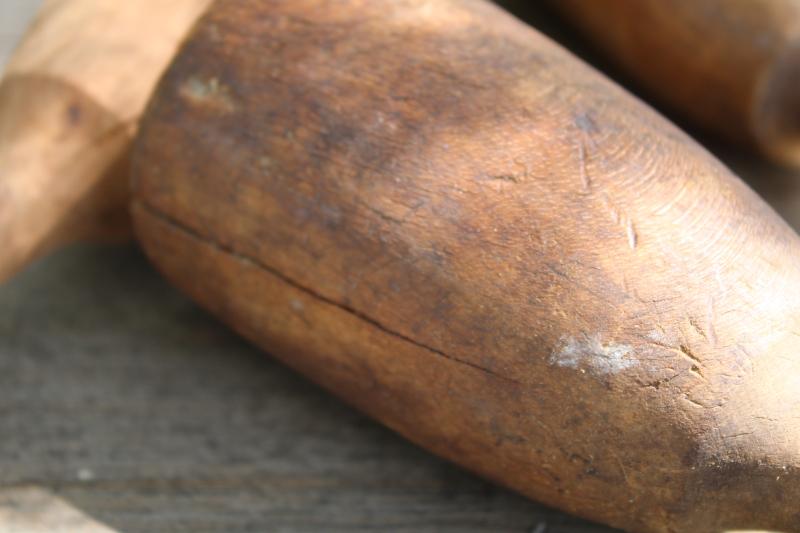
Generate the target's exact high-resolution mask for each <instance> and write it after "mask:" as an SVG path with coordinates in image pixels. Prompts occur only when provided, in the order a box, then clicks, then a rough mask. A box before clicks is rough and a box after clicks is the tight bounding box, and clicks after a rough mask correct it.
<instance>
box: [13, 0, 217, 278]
mask: <svg viewBox="0 0 800 533" xmlns="http://www.w3.org/2000/svg"><path fill="white" fill-rule="evenodd" d="M208 3H209V0H169V1H164V0H136V1H130V2H127V1H125V2H120V1H118V0H50V1H47V2H45V4H44V5H43V7H42V9H41V11H40V13H39V14H38V16H37V18H36V20H35V22H34V23H33V25H32V26H31V28H30V30H29V31H28V33H27V34H26V36H25V37H24V39H23V41H22V43H21V44H20V45H19V48H18V49H17V50H16V52H15V53H14V55H13V57H12V58H11V60H10V61H9V64H8V66H7V69H6V72H5V77H4V78H3V81H2V84H0V282H2V281H3V280H5V279H7V278H8V277H10V276H11V275H13V274H14V273H15V272H16V271H18V270H19V269H20V268H22V267H23V266H24V265H25V264H26V263H28V262H29V261H31V260H32V259H34V258H35V257H37V256H38V255H39V254H42V253H44V252H46V251H48V250H49V249H51V248H53V247H55V246H58V245H61V244H64V243H67V242H71V241H74V240H77V239H84V238H93V239H94V238H97V239H109V238H118V237H121V236H124V235H126V234H129V233H130V229H129V228H130V222H129V217H128V211H127V208H126V206H127V203H128V198H129V193H128V190H129V186H128V156H129V148H130V144H131V142H132V139H133V136H134V135H135V133H136V131H137V128H138V120H139V117H140V115H141V113H142V111H143V109H144V106H145V103H146V102H147V99H148V98H149V97H150V94H151V92H152V90H153V87H154V86H155V84H156V81H157V79H158V77H159V76H160V75H161V73H162V72H163V69H164V68H165V67H166V65H167V64H168V63H169V60H170V59H171V58H172V56H173V54H174V53H175V49H176V48H177V46H178V43H179V42H180V40H181V39H182V37H183V36H184V35H185V33H186V31H188V29H189V27H190V26H191V25H192V24H193V22H194V21H195V20H196V18H197V17H198V16H199V15H200V13H201V12H202V11H203V9H205V7H206V6H207V4H208Z"/></svg>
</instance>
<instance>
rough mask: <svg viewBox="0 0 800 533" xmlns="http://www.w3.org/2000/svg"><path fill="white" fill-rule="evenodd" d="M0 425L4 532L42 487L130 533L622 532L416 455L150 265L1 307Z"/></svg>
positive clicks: (72, 270) (113, 261)
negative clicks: (11, 515)
mask: <svg viewBox="0 0 800 533" xmlns="http://www.w3.org/2000/svg"><path fill="white" fill-rule="evenodd" d="M0 411H1V412H2V416H0V435H2V436H3V437H2V439H0V532H6V531H14V530H12V529H9V527H10V526H9V523H8V522H6V523H4V522H3V521H2V517H3V509H4V508H5V507H8V506H9V505H11V504H10V503H9V498H10V496H9V491H10V493H11V495H13V494H14V492H15V491H17V490H19V489H21V488H24V487H31V486H33V487H38V488H40V489H44V490H47V491H49V492H50V493H51V494H53V495H54V496H56V497H58V498H60V499H61V500H62V501H63V502H64V503H66V504H68V505H70V506H72V507H73V508H74V509H75V510H76V512H78V511H79V512H81V513H83V514H84V515H86V516H87V517H90V518H92V519H94V520H96V521H98V522H100V523H102V524H104V525H105V526H106V527H107V528H110V529H111V530H113V531H118V532H120V533H145V532H146V533H160V532H167V531H169V532H179V531H186V532H189V531H191V532H193V533H201V532H220V533H223V532H224V533H240V532H241V533H244V532H267V531H286V532H301V531H431V532H433V531H444V532H448V531H450V532H465V531H466V532H469V531H475V532H478V531H485V532H505V531H508V532H521V533H522V532H525V533H529V532H535V533H543V532H544V531H547V532H548V533H578V532H582V533H590V532H592V533H599V532H602V531H608V532H610V531H612V530H610V529H608V528H604V527H600V526H593V525H589V524H587V523H585V522H582V521H579V520H578V519H575V518H571V517H568V516H565V515H562V514H559V513H556V512H554V511H549V510H547V509H545V508H543V507H541V506H539V505H537V504H534V503H531V502H528V501H526V500H525V499H523V498H521V497H519V496H517V495H515V494H512V493H510V492H508V491H505V490H503V489H501V488H498V487H495V486H493V485H491V484H489V483H486V482H483V481H481V480H478V479H477V478H475V477H473V476H471V475H469V474H467V473H464V472H462V471H461V470H460V469H458V468H456V467H454V466H451V465H449V464H447V463H445V462H443V461H441V460H439V459H436V458H434V457H432V456H430V455H429V454H427V453H426V452H424V451H422V450H419V449H417V448H416V447H414V446H413V445H411V444H408V443H407V442H405V441H404V440H402V439H401V438H400V437H398V436H396V435H394V434H393V433H391V432H389V431H388V430H386V429H384V428H382V427H381V426H379V425H378V424H376V423H374V422H372V421H370V420H368V419H367V418H366V417H364V416H362V415H360V414H358V413H357V412H356V411H354V410H353V409H350V408H349V407H346V406H344V405H343V404H341V403H340V402H339V401H337V400H336V399H334V398H333V397H331V396H329V395H328V394H326V393H324V392H322V391H321V390H320V389H318V388H317V387H315V386H314V385H312V384H310V383H308V382H307V381H305V380H304V379H303V378H301V377H299V376H298V375H296V374H294V373H293V372H291V371H290V370H288V369H286V368H285V367H283V366H282V365H280V364H279V363H277V362H276V361H274V360H272V359H271V358H269V357H268V356H265V355H264V354H263V353H261V352H260V351H258V350H256V349H255V348H252V347H251V346H249V345H247V344H246V343H244V342H243V341H241V340H239V339H238V338H237V337H236V336H234V335H233V334H232V333H230V332H228V330H227V329H226V328H224V327H223V326H222V325H220V324H218V323H217V322H216V321H214V320H213V319H211V318H210V317H208V316H207V315H206V314H204V313H203V312H201V311H200V310H198V309H197V308H196V307H195V306H194V305H193V304H191V303H189V302H188V301H187V300H186V299H185V298H183V297H182V296H180V295H179V294H178V293H177V292H176V291H174V290H172V289H171V288H169V287H168V286H167V285H166V283H165V282H163V281H162V280H161V279H160V278H159V277H158V275H157V274H156V273H155V272H154V271H153V270H152V269H151V268H150V267H149V266H148V265H147V263H146V262H145V260H144V259H143V258H142V256H141V255H140V254H139V253H138V252H137V251H135V250H134V249H133V248H101V247H88V246H87V247H77V248H73V249H69V250H66V251H64V252H61V253H58V254H56V255H55V256H52V257H50V258H48V259H46V260H44V261H42V262H40V263H38V264H36V265H35V266H34V267H33V268H32V269H31V270H30V271H28V272H26V273H24V274H23V275H21V276H20V277H19V278H17V279H16V280H15V281H14V282H13V283H12V284H11V285H8V286H6V287H4V288H2V289H0ZM10 500H11V501H12V502H13V498H10ZM30 507H31V508H30V510H29V513H32V514H33V515H34V516H35V515H36V513H39V514H40V515H42V516H45V515H47V513H48V512H50V511H48V509H49V507H48V508H43V507H42V506H35V505H33V506H30ZM545 525H546V527H547V528H546V529H545ZM79 531H83V530H79ZM85 531H87V533H89V532H91V533H93V532H94V529H86V530H85ZM98 531H100V530H98Z"/></svg>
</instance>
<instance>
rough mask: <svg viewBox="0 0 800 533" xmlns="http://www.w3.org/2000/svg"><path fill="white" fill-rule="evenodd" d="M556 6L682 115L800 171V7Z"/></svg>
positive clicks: (686, 0)
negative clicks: (751, 146)
mask: <svg viewBox="0 0 800 533" xmlns="http://www.w3.org/2000/svg"><path fill="white" fill-rule="evenodd" d="M552 5H553V6H554V7H555V8H556V9H557V10H558V11H560V12H561V13H562V14H563V15H564V16H565V17H566V18H567V19H568V20H570V21H572V22H573V23H574V24H575V26H576V27H578V28H579V29H580V30H581V31H582V32H583V33H584V34H585V35H586V36H587V37H588V38H589V39H590V40H591V41H592V43H593V44H594V45H595V46H597V48H599V49H600V50H602V51H603V52H605V53H606V55H607V56H609V57H610V58H611V60H612V61H613V62H615V63H616V64H618V65H619V66H620V67H621V68H622V69H623V70H624V71H625V72H626V73H627V74H628V75H629V76H631V77H632V78H634V79H636V80H637V81H638V82H639V83H640V84H641V85H642V86H643V87H644V89H645V90H646V92H648V93H649V94H652V95H653V97H654V98H655V99H657V100H658V101H660V102H662V103H663V104H664V105H665V106H666V107H668V108H670V109H671V110H673V111H674V112H675V113H676V114H678V115H680V116H683V117H685V118H687V119H689V120H691V121H693V122H694V123H695V124H697V125H699V126H702V127H703V128H705V129H707V130H709V131H713V132H714V133H716V134H718V135H719V136H721V137H724V138H726V139H729V140H734V141H739V142H746V143H750V144H753V145H756V146H757V147H758V148H760V150H761V151H762V152H764V153H765V154H767V155H769V156H771V157H772V158H773V159H775V160H776V161H779V162H782V163H784V164H789V165H794V166H800V1H798V0H670V1H668V2H665V1H663V0H594V1H585V2H584V1H580V0H555V1H554V2H552Z"/></svg>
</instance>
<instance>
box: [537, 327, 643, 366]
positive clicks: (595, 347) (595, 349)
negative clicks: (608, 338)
mask: <svg viewBox="0 0 800 533" xmlns="http://www.w3.org/2000/svg"><path fill="white" fill-rule="evenodd" d="M632 351H633V349H632V348H631V347H630V346H628V345H627V344H616V343H609V344H603V342H602V339H601V337H600V334H598V333H595V334H593V335H586V336H583V337H580V338H575V337H562V338H561V342H560V343H559V346H558V348H557V349H556V350H554V351H553V353H552V354H551V355H550V363H551V364H553V365H556V366H562V367H569V368H583V367H586V368H588V369H589V370H593V371H595V372H596V373H599V374H616V373H617V372H620V371H622V370H625V369H627V368H630V367H632V366H634V365H635V364H636V361H635V360H634V359H631V358H630V354H631V352H632Z"/></svg>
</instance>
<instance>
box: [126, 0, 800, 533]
mask: <svg viewBox="0 0 800 533" xmlns="http://www.w3.org/2000/svg"><path fill="white" fill-rule="evenodd" d="M133 160H134V166H133V169H134V170H133V182H134V203H133V206H134V208H133V214H134V220H135V223H136V227H137V234H138V236H139V237H140V239H141V241H142V243H143V245H144V247H145V249H146V251H147V253H148V255H149V256H150V257H151V258H152V259H153V260H154V262H155V263H156V264H157V266H158V267H159V269H160V270H161V271H162V272H164V273H165V275H166V276H167V277H168V278H169V279H170V280H171V281H172V282H173V283H174V284H176V285H177V286H179V287H181V288H182V289H183V290H184V291H186V292H187V293H188V294H189V295H190V296H191V297H192V298H194V299H195V300H197V301H198V302H200V303H201V304H202V305H203V306H204V307H205V308H207V309H209V310H210V311H212V312H213V313H214V314H216V315H218V316H219V317H220V318H222V319H223V321H225V322H226V323H228V324H229V325H230V326H232V327H233V328H234V329H236V330H237V331H238V332H240V333H241V334H243V335H244V336H246V337H247V338H249V339H251V340H253V342H255V343H256V344H258V345H259V346H261V347H262V348H264V349H265V350H266V351H269V352H270V353H273V354H274V355H275V356H277V357H279V358H280V359H281V360H283V361H284V362H285V363H287V364H288V365H290V366H292V367H294V368H296V369H298V370H300V371H302V372H303V373H304V374H306V375H308V376H309V377H311V378H312V379H313V380H315V381H316V382H318V383H320V384H321V385H323V386H324V387H326V388H328V389H330V390H332V391H334V392H335V393H336V394H338V395H340V396H341V397H343V398H344V399H346V400H347V401H348V402H349V403H351V404H354V405H356V406H358V407H359V408H360V409H362V410H364V411H365V412H368V413H369V414H371V415H372V416H374V417H375V418H377V419H379V420H381V421H382V422H383V423H385V424H386V425H387V426H389V427H391V428H393V429H394V430H396V431H398V432H399V433H401V434H403V435H405V436H406V437H408V438H409V439H411V440H412V441H414V442H416V443H418V444H420V445H422V446H424V447H426V448H427V449H430V450H431V451H433V452H434V453H436V454H438V455H441V456H443V457H447V458H449V459H451V460H453V461H455V462H458V463H459V464H461V465H462V466H464V467H466V468H468V469H471V470H473V471H476V472H479V473H481V474H482V475H483V476H485V477H487V478H489V479H494V480H497V481H498V482H500V483H502V484H505V485H507V486H510V487H513V488H515V489H516V490H518V491H520V492H521V493H523V494H526V495H528V496H529V497H531V498H532V499H534V500H537V501H542V502H547V503H550V504H552V505H554V506H558V507H559V508H561V509H564V510H567V511H569V512H573V513H576V514H579V515H581V516H584V517H587V518H592V519H596V520H602V521H604V522H606V523H608V524H611V525H615V526H617V527H622V528H626V529H629V530H631V531H637V532H653V533H675V532H678V531H694V532H697V533H718V532H719V531H723V530H726V529H755V528H760V527H763V528H772V529H780V530H785V531H790V532H795V531H798V530H799V529H798V528H800V515H798V509H797V508H796V507H794V506H792V505H787V504H786V502H790V501H794V500H796V499H797V498H799V497H800V454H798V450H797V448H796V446H794V443H795V442H796V439H797V436H798V434H800V423H798V420H797V418H796V413H797V410H798V409H800V398H798V397H797V395H796V386H797V379H798V376H800V361H798V360H797V358H796V357H794V353H795V348H796V345H797V336H798V335H800V334H798V333H797V332H798V331H800V322H798V315H799V314H800V305H799V304H798V301H797V299H796V298H795V297H794V295H795V294H797V293H798V292H800V240H798V238H797V235H796V234H795V233H794V232H793V231H791V229H790V228H789V227H788V226H786V225H785V224H784V223H783V222H782V221H781V220H779V218H778V217H777V216H776V215H775V213H774V212H773V211H772V210H770V209H769V208H768V206H767V205H766V204H765V203H763V201H762V200H761V199H759V198H758V197H756V196H755V195H754V194H753V193H752V191H751V190H750V189H748V188H747V187H746V186H745V185H744V184H743V183H742V182H741V181H740V180H739V179H738V178H736V177H735V176H733V175H732V174H731V173H730V172H729V171H728V170H727V169H726V168H725V167H724V166H723V165H721V164H720V163H719V162H718V161H716V160H715V159H714V158H713V157H712V156H711V155H710V154H709V153H708V152H707V151H706V150H704V149H703V148H702V147H701V146H700V145H698V144H697V143H696V142H694V141H693V140H692V139H691V138H689V137H688V136H687V135H686V134H685V133H683V132H681V131H680V130H678V129H677V128H675V127H674V126H673V125H672V124H670V123H669V122H667V121H665V120H664V119H663V117H661V116H659V115H657V114H656V113H654V112H653V110H652V109H650V108H648V107H647V106H644V105H642V103H641V102H640V101H639V100H637V99H635V98H633V97H632V96H631V95H629V94H628V93H626V92H625V91H623V90H622V89H621V88H620V87H619V86H617V85H615V84H613V83H610V82H609V81H608V80H607V79H605V78H603V77H602V76H600V75H598V74H597V73H596V71H595V70H593V69H591V68H589V67H587V66H586V65H585V64H583V63H581V62H579V61H578V60H576V59H575V58H574V57H572V56H570V55H569V54H568V53H566V52H565V51H563V50H562V49H561V48H560V47H558V46H556V45H554V44H553V43H551V42H550V41H548V40H547V39H545V38H544V37H542V36H541V35H540V34H539V33H537V32H536V31H534V30H532V29H531V28H529V27H527V26H525V25H523V24H520V23H519V22H518V21H515V20H514V19H512V18H511V17H509V16H508V15H507V14H505V13H503V12H501V11H500V10H498V9H496V8H495V7H494V6H492V5H491V4H489V3H488V2H483V1H481V0H464V1H456V0H438V1H422V0H392V1H388V0H387V1H383V2H381V1H377V0H376V1H375V2H368V3H367V2H361V1H358V0H338V1H328V0H304V1H300V0H298V1H295V2H283V1H280V0H272V1H266V2H264V1H256V0H250V1H243V0H219V1H218V2H216V3H215V4H214V6H213V7H212V9H211V11H210V12H209V13H208V14H207V15H206V16H205V17H204V19H203V21H202V22H201V23H200V24H199V25H198V26H197V27H196V29H195V31H194V33H193V35H192V36H191V37H190V38H189V40H188V41H187V43H186V45H185V46H184V47H183V49H182V50H181V52H180V53H179V55H178V58H177V59H176V61H175V62H174V63H173V64H172V66H171V67H170V69H169V70H168V72H167V74H166V75H165V77H164V78H163V80H162V83H161V85H160V87H159V89H158V91H157V93H156V96H155V97H154V99H153V100H152V102H151V104H150V106H149V108H148V113H147V114H146V116H145V119H144V121H143V124H142V129H141V134H140V137H139V140H138V143H137V149H136V151H135V154H134V158H133Z"/></svg>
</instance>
